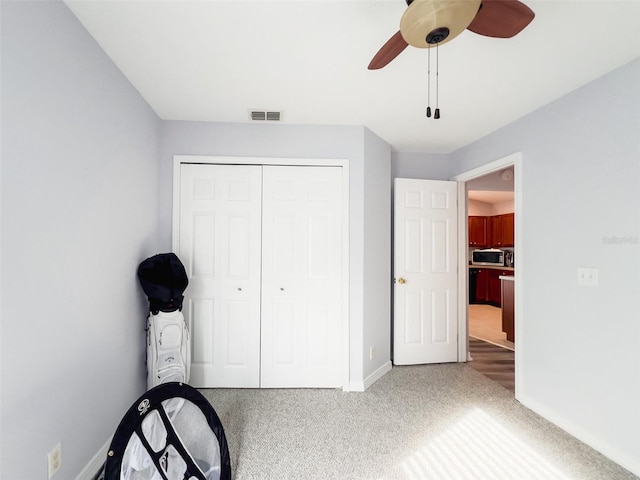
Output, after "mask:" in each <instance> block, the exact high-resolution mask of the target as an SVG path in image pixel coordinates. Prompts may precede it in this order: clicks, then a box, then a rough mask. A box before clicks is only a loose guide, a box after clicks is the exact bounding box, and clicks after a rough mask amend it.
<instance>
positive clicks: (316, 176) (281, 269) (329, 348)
mask: <svg viewBox="0 0 640 480" xmlns="http://www.w3.org/2000/svg"><path fill="white" fill-rule="evenodd" d="M263 168H264V170H263V207H262V208H263V240H262V289H263V291H262V342H261V343H262V354H261V358H262V361H261V386H262V387H266V388H269V387H338V386H341V384H342V381H341V375H340V373H341V371H340V365H341V362H340V360H341V345H342V344H341V338H342V337H341V325H342V323H341V318H342V317H341V315H342V261H341V255H342V218H341V216H342V198H341V197H342V171H341V169H340V168H339V167H288V166H264V167H263Z"/></svg>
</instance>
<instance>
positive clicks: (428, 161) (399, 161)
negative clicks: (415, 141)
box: [391, 152, 452, 180]
mask: <svg viewBox="0 0 640 480" xmlns="http://www.w3.org/2000/svg"><path fill="white" fill-rule="evenodd" d="M451 172H452V165H451V157H450V156H449V155H446V154H442V153H404V152H394V153H392V154H391V178H422V179H426V180H449V179H450V178H451Z"/></svg>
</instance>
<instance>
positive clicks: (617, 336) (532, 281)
mask: <svg viewBox="0 0 640 480" xmlns="http://www.w3.org/2000/svg"><path fill="white" fill-rule="evenodd" d="M516 151H520V152H522V157H523V160H522V172H523V173H522V174H523V187H522V196H523V199H522V209H523V210H522V218H520V219H517V221H519V222H520V221H521V222H522V225H523V239H522V241H523V245H522V247H523V249H524V254H523V256H522V257H521V258H518V259H516V265H517V268H518V269H519V270H520V273H521V274H522V281H523V289H524V292H523V297H524V298H523V311H522V317H523V322H522V326H523V332H522V338H521V343H520V344H519V347H518V348H519V349H520V350H521V359H522V360H521V367H522V371H523V377H524V382H523V383H522V385H521V395H520V398H519V399H520V401H521V402H522V403H523V404H525V405H527V406H529V407H531V408H532V409H533V410H536V411H538V412H539V413H542V414H543V415H544V416H546V417H548V418H549V419H551V420H553V421H554V422H556V423H558V424H559V425H561V426H563V427H564V428H565V429H567V430H568V431H569V432H571V433H573V434H574V435H576V436H577V437H579V438H581V439H582V440H584V441H586V442H587V443H590V444H591V445H592V446H595V447H596V448H598V449H599V450H601V451H602V452H604V453H605V454H606V455H608V456H610V457H611V458H613V459H614V460H616V461H617V462H618V463H620V464H622V465H624V466H626V467H627V468H629V469H632V470H633V471H634V472H635V473H636V474H640V442H639V441H638V432H640V410H638V398H640V320H639V318H640V295H639V292H640V244H639V240H638V238H639V236H640V214H639V211H640V210H639V208H640V188H639V181H640V60H636V61H634V62H632V63H630V64H628V65H626V66H624V67H622V68H620V69H619V70H617V71H614V72H613V73H611V74H609V75H606V76H605V77H602V78H600V79H599V80H596V81H594V82H592V83H590V84H588V85H587V86H585V87H583V88H581V89H579V90H577V91H575V92H573V93H571V94H569V95H567V96H565V97H563V98H561V99H559V100H557V101H555V102H553V103H551V104H549V105H547V106H546V107H544V108H542V109H540V110H538V111H536V112H534V113H532V114H530V115H528V116H526V117H524V118H522V119H521V120H519V121H517V122H515V123H513V124H511V125H509V126H507V127H505V128H503V129H501V130H499V131H497V132H495V133H494V134H492V135H489V136H488V137H485V138H484V139H482V140H480V141H478V142H476V143H474V144H472V145H470V146H468V147H466V148H464V149H461V150H459V151H457V152H454V154H452V156H451V157H452V162H454V164H455V171H454V173H461V172H465V171H468V170H471V169H473V168H475V167H477V166H480V165H482V164H486V163H488V162H490V161H493V160H496V159H499V158H502V157H504V156H506V155H508V154H511V153H513V152H516ZM578 267H597V268H598V269H599V286H598V287H584V286H579V285H578V284H577V268H578Z"/></svg>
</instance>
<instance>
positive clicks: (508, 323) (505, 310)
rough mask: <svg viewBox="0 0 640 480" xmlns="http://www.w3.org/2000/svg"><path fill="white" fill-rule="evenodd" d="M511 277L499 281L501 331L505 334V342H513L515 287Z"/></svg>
mask: <svg viewBox="0 0 640 480" xmlns="http://www.w3.org/2000/svg"><path fill="white" fill-rule="evenodd" d="M512 278H513V277H511V278H509V279H504V278H503V279H501V282H502V331H503V332H505V333H506V335H507V340H509V341H510V342H515V333H514V321H515V288H514V287H515V285H514V283H513V279H512Z"/></svg>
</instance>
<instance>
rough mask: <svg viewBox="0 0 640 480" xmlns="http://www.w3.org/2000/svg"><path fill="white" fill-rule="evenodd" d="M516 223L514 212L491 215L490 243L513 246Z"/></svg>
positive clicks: (489, 221)
mask: <svg viewBox="0 0 640 480" xmlns="http://www.w3.org/2000/svg"><path fill="white" fill-rule="evenodd" d="M514 223H515V222H514V214H513V213H505V214H503V215H493V216H491V217H489V220H488V225H489V229H488V230H489V245H491V246H492V247H513V245H514V231H513V230H514Z"/></svg>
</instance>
